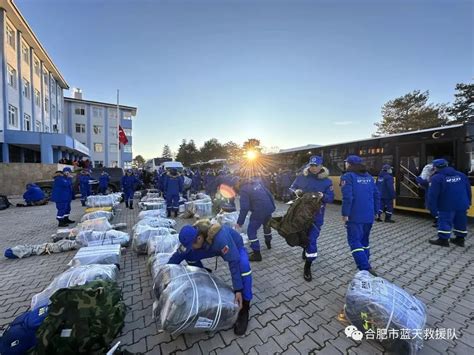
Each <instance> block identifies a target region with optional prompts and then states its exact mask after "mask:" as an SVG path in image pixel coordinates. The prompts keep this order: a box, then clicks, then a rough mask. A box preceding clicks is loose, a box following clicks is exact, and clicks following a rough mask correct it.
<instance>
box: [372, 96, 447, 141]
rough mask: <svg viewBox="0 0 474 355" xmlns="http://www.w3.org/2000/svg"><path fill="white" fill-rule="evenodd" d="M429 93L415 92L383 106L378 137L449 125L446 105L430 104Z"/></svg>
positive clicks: (378, 124)
mask: <svg viewBox="0 0 474 355" xmlns="http://www.w3.org/2000/svg"><path fill="white" fill-rule="evenodd" d="M428 98H429V91H425V92H420V90H415V91H413V92H411V93H408V94H406V95H405V96H402V97H398V98H396V99H394V100H390V101H388V102H387V103H385V105H383V106H382V120H381V121H380V122H378V123H375V126H376V127H377V132H376V135H383V134H394V133H403V132H408V131H416V130H420V129H426V128H432V127H439V126H445V125H447V124H448V117H447V114H446V106H445V105H435V104H428V103H427V102H428Z"/></svg>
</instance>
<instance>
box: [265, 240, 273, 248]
mask: <svg viewBox="0 0 474 355" xmlns="http://www.w3.org/2000/svg"><path fill="white" fill-rule="evenodd" d="M265 245H266V246H267V249H271V248H272V242H271V240H266V241H265Z"/></svg>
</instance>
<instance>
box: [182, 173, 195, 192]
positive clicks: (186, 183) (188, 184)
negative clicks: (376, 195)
mask: <svg viewBox="0 0 474 355" xmlns="http://www.w3.org/2000/svg"><path fill="white" fill-rule="evenodd" d="M183 177H184V181H183V188H184V189H185V190H187V189H190V188H191V185H192V184H193V180H192V179H191V178H188V177H187V176H183Z"/></svg>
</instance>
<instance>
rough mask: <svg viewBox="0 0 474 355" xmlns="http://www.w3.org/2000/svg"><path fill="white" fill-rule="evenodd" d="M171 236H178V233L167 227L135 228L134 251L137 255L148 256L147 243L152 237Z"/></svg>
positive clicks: (143, 226)
mask: <svg viewBox="0 0 474 355" xmlns="http://www.w3.org/2000/svg"><path fill="white" fill-rule="evenodd" d="M169 234H176V231H175V230H174V229H171V228H166V227H158V228H153V227H150V226H146V225H141V226H135V230H134V232H133V241H132V249H133V251H135V252H136V253H137V254H146V253H147V243H148V240H149V239H150V238H151V237H154V236H157V235H169Z"/></svg>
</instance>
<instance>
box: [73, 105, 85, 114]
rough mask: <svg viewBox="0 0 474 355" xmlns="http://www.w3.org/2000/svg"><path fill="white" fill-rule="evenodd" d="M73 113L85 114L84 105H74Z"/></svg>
mask: <svg viewBox="0 0 474 355" xmlns="http://www.w3.org/2000/svg"><path fill="white" fill-rule="evenodd" d="M78 112H79V113H78ZM74 114H75V115H77V116H85V115H86V107H85V106H84V105H75V106H74Z"/></svg>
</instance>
